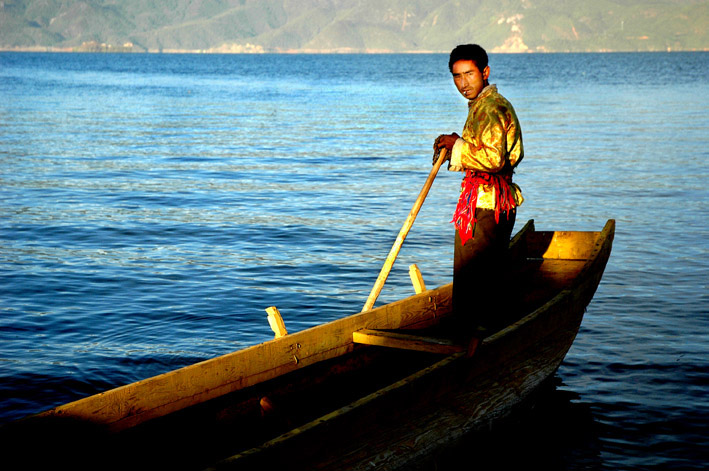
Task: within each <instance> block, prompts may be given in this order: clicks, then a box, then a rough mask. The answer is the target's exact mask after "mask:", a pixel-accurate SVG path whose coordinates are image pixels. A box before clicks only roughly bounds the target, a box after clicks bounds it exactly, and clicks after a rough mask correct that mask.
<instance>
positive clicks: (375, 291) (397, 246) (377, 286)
mask: <svg viewBox="0 0 709 471" xmlns="http://www.w3.org/2000/svg"><path fill="white" fill-rule="evenodd" d="M447 152H448V151H447V150H446V149H445V148H444V149H441V152H440V154H439V155H438V160H437V161H436V163H435V164H433V168H432V169H431V173H429V174H428V178H427V179H426V183H424V185H423V188H422V189H421V192H420V193H419V196H418V198H416V201H415V202H414V206H413V208H411V211H410V212H409V216H408V217H407V218H406V221H404V225H403V227H402V228H401V230H400V231H399V235H398V236H397V237H396V241H394V245H393V246H392V248H391V250H390V251H389V255H388V256H387V258H386V260H385V261H384V266H383V267H382V270H381V271H380V272H379V276H378V277H377V281H376V282H375V283H374V287H373V288H372V292H371V293H369V298H367V302H366V303H364V308H363V309H362V311H369V310H370V309H372V306H374V302H375V301H376V300H377V297H378V296H379V293H380V292H381V291H382V288H383V287H384V283H385V282H386V280H387V277H388V276H389V272H390V271H391V267H392V266H393V265H394V261H395V260H396V257H397V255H399V250H401V245H402V244H403V243H404V239H406V235H407V234H408V233H409V230H410V229H411V226H413V225H414V220H415V219H416V216H417V215H418V212H419V210H420V209H421V206H422V205H423V201H424V200H425V199H426V195H428V191H429V190H430V189H431V185H433V180H434V179H435V178H436V175H437V174H438V170H439V169H440V168H441V165H442V164H443V162H444V161H445V160H446V153H447Z"/></svg>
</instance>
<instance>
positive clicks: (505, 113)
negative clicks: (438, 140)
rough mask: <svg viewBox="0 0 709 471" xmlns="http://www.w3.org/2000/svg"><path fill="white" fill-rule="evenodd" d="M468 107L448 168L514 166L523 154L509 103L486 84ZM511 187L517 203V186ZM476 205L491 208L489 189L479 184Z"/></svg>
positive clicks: (484, 169) (485, 169) (491, 170)
mask: <svg viewBox="0 0 709 471" xmlns="http://www.w3.org/2000/svg"><path fill="white" fill-rule="evenodd" d="M468 106H469V110H468V118H467V120H466V122H465V127H464V128H463V133H462V135H461V137H460V138H459V139H458V140H457V141H456V143H455V145H454V146H453V150H452V152H451V159H450V165H449V167H448V168H449V170H453V171H465V170H467V169H470V170H475V171H482V172H488V173H497V172H500V171H502V170H503V169H505V168H506V166H507V165H509V167H507V168H514V167H516V166H517V164H518V163H519V162H520V161H521V160H522V158H523V157H524V149H523V145H522V130H521V128H520V125H519V121H518V119H517V115H516V113H515V111H514V108H513V107H512V105H511V104H510V103H509V102H508V101H507V100H506V99H505V98H504V97H503V96H502V95H500V94H499V93H497V88H496V87H495V86H494V85H489V86H487V87H486V88H485V89H484V90H483V91H482V92H481V93H480V95H479V96H478V97H477V98H476V99H474V100H472V101H470V102H469V104H468ZM513 187H514V188H513V193H514V194H515V200H516V201H517V204H518V205H519V204H521V203H522V200H523V198H522V193H521V191H520V189H519V187H518V186H517V185H514V184H513ZM478 207H481V208H487V209H494V193H493V190H492V188H489V187H483V186H481V187H480V190H479V194H478Z"/></svg>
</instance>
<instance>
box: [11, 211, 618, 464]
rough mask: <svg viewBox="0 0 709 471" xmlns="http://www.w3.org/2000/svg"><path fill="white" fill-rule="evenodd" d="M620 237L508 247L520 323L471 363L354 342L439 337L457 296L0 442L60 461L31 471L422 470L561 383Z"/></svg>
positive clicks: (150, 383)
mask: <svg viewBox="0 0 709 471" xmlns="http://www.w3.org/2000/svg"><path fill="white" fill-rule="evenodd" d="M614 229H615V224H614V222H613V221H612V220H611V221H609V222H608V223H607V224H606V226H605V228H604V229H603V231H601V232H562V231H556V232H536V231H535V230H534V225H533V223H532V222H531V221H530V223H528V224H527V225H526V226H525V228H524V229H523V230H522V231H520V233H518V234H517V235H516V236H515V238H514V239H513V241H512V244H511V252H512V254H513V257H514V259H515V264H516V270H517V271H516V272H515V275H514V276H515V277H517V278H516V279H517V281H519V284H520V285H521V289H520V290H519V292H518V293H516V298H515V300H514V303H513V305H512V307H511V308H510V309H509V313H508V314H510V319H511V320H510V321H509V322H508V323H505V325H504V327H503V328H501V329H500V330H499V331H497V332H495V333H493V334H492V335H490V336H489V337H487V338H485V339H484V340H483V341H482V342H481V343H480V345H479V347H478V349H477V351H476V352H475V354H474V355H473V356H472V357H468V355H467V354H466V352H465V351H459V352H457V353H446V354H440V353H431V352H426V351H409V350H405V349H400V348H388V347H378V346H376V347H373V346H368V345H361V344H357V343H356V342H355V341H354V340H353V338H355V337H356V335H355V333H356V332H361V331H363V330H382V329H384V330H386V329H389V330H391V329H394V330H397V331H401V329H405V330H406V331H408V332H413V331H419V330H421V329H431V328H436V327H437V326H438V327H440V325H441V324H445V322H444V321H445V320H446V319H449V318H450V314H451V289H452V287H451V285H450V284H449V285H446V286H443V287H440V288H436V289H433V290H428V291H424V292H423V293H420V294H417V295H415V296H412V297H409V298H406V299H404V300H401V301H398V302H395V303H391V304H387V305H385V306H380V307H377V308H375V309H373V310H371V311H368V312H362V313H359V314H356V315H354V316H350V317H347V318H343V319H339V320H336V321H333V322H330V323H328V324H324V325H321V326H317V327H314V328H312V329H308V330H305V331H302V332H298V333H293V334H288V335H285V336H283V337H280V338H277V339H274V340H273V341H270V342H266V343H264V344H261V345H256V346H254V347H251V348H248V349H245V350H241V351H238V352H234V353H231V354H228V355H224V356H222V357H218V358H215V359H212V360H208V361H205V362H201V363H198V364H195V365H191V366H189V367H186V368H182V369H180V370H176V371H172V372H169V373H165V374H163V375H160V376H157V377H154V378H149V379H146V380H144V381H140V382H138V383H133V384H130V385H126V386H122V387H120V388H116V389H114V390H110V391H106V392H105V393H101V394H97V395H95V396H91V397H88V398H84V399H80V400H79V401H75V402H72V403H69V404H65V405H62V406H59V407H56V408H54V409H51V410H49V411H46V412H43V413H41V414H37V415H35V416H32V417H29V418H27V419H25V420H23V421H20V422H19V423H16V424H11V426H9V427H3V428H2V430H0V435H1V436H0V439H2V440H3V442H4V443H7V444H8V449H9V450H14V449H15V447H14V444H20V443H23V442H25V441H27V440H32V441H33V442H39V443H42V444H43V447H44V448H45V449H46V450H47V453H46V454H45V455H44V456H45V457H46V456H49V458H48V461H44V460H45V458H43V457H42V456H25V457H24V458H25V460H26V464H27V465H28V467H36V466H42V465H44V466H46V465H52V466H56V465H58V464H67V463H68V464H70V465H71V466H72V467H73V468H74V469H76V468H81V467H86V468H89V469H95V468H96V467H100V468H103V469H112V468H115V469H125V467H126V466H130V467H132V468H133V469H135V468H136V467H138V468H141V469H143V468H145V469H148V468H150V469H155V468H161V469H165V468H170V469H205V468H208V469H264V467H266V468H267V469H270V468H272V467H275V466H287V467H288V468H290V469H309V470H312V469H323V470H324V469H338V470H341V469H353V470H358V469H391V470H394V469H406V468H411V467H412V466H413V464H415V463H416V462H417V461H420V460H421V459H422V458H423V457H426V456H430V455H431V454H433V453H435V452H436V450H439V449H441V448H443V447H446V446H448V445H450V444H451V443H454V442H455V441H457V440H459V439H460V438H461V437H463V436H465V435H466V434H468V433H470V432H471V431H475V430H480V429H484V428H487V427H490V426H491V425H492V424H494V423H495V422H496V421H498V420H500V419H502V418H504V417H506V416H507V415H509V414H510V413H511V412H512V411H514V410H515V408H517V407H519V406H520V405H521V404H522V403H524V402H525V401H526V400H527V399H529V398H530V397H531V395H532V394H533V393H534V392H535V391H536V390H537V389H538V388H539V386H540V385H542V384H543V383H544V382H545V381H547V380H548V379H549V378H550V377H551V376H553V374H554V372H555V371H556V370H557V369H558V367H559V365H560V364H561V362H562V361H563V359H564V357H565V355H566V353H567V351H568V350H569V348H570V347H571V345H572V343H573V341H574V338H575V337H576V335H577V332H578V329H579V326H580V325H581V321H582V318H583V314H584V311H585V308H586V306H587V305H588V303H589V302H590V301H591V299H592V297H593V295H594V293H595V291H596V288H597V286H598V284H599V282H600V280H601V277H602V274H603V271H604V269H605V265H606V263H607V261H608V258H609V256H610V252H611V247H612V242H613V234H614ZM512 314H513V315H512ZM77 444H80V445H79V446H77ZM18 449H19V448H18ZM99 463H100V464H99Z"/></svg>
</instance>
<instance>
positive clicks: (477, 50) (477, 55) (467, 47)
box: [448, 44, 487, 73]
mask: <svg viewBox="0 0 709 471" xmlns="http://www.w3.org/2000/svg"><path fill="white" fill-rule="evenodd" d="M461 60H463V61H464V60H468V61H473V62H475V65H476V66H477V67H478V70H480V71H483V70H485V67H487V52H485V49H483V48H482V47H480V46H478V45H477V44H461V45H460V46H456V47H455V48H454V49H453V50H452V51H451V55H450V59H448V70H450V71H451V73H453V64H455V63H456V62H458V61H461Z"/></svg>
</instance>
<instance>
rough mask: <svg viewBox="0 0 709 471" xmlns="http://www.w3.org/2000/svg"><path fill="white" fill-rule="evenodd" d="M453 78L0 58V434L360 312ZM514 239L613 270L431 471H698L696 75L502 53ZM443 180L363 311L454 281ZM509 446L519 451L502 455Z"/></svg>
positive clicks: (701, 316)
mask: <svg viewBox="0 0 709 471" xmlns="http://www.w3.org/2000/svg"><path fill="white" fill-rule="evenodd" d="M447 59H448V58H447V55H443V54H415V55H386V54H382V55H177V54H176V55H167V54H166V55H161V54H153V55H151V54H42V53H0V129H2V132H1V133H0V221H1V222H0V310H1V311H0V312H1V316H0V398H1V400H0V423H4V422H8V421H10V420H14V419H17V418H20V417H22V416H25V415H27V414H30V413H34V412H38V411H41V410H44V409H47V408H49V407H52V406H54V405H57V404H60V403H64V402H67V401H70V400H74V399H78V398H80V397H83V396H85V395H89V394H93V393H96V392H100V391H102V390H105V389H107V388H112V387H116V386H119V385H122V384H126V383H129V382H133V381H137V380H140V379H143V378H146V377H149V376H152V375H156V374H159V373H162V372H165V371H169V370H172V369H175V368H178V367H181V366H185V365H188V364H191V363H194V362H196V361H200V360H204V359H207V358H211V357H213V356H216V355H220V354H224V353H228V352H231V351H233V350H236V349H240V348H243V347H245V346H248V345H253V344H256V343H260V342H263V341H266V340H269V339H270V338H272V336H273V334H272V332H271V330H270V328H269V325H268V322H267V321H266V315H265V312H264V309H265V308H266V307H268V306H272V305H275V306H277V307H278V308H279V310H280V311H281V313H282V314H283V317H284V319H285V323H286V326H287V327H288V330H289V331H290V332H294V331H299V330H302V329H305V328H308V327H311V326H313V325H317V324H320V323H323V322H326V321H328V320H332V319H335V318H339V317H343V316H344V315H348V314H352V313H355V312H359V310H360V309H361V307H362V305H363V304H364V301H365V300H366V299H367V296H368V294H369V291H370V290H371V287H372V285H373V283H374V281H375V279H376V277H377V275H378V273H379V270H380V268H381V266H382V263H383V262H384V259H385V258H386V255H387V253H388V252H389V249H390V248H391V245H392V243H393V242H394V239H395V238H396V235H397V234H398V231H399V229H400V228H401V225H402V224H403V222H404V220H405V218H406V216H407V214H408V212H409V210H410V209H411V206H412V204H413V202H414V200H415V199H416V196H417V195H418V192H419V190H420V189H421V186H422V185H423V183H424V181H425V179H426V177H427V175H428V172H429V170H430V165H431V146H432V143H433V140H434V139H435V137H436V136H437V135H439V134H441V133H450V132H453V131H456V132H458V133H460V131H461V129H462V126H463V123H464V122H465V117H466V112H467V107H466V103H465V101H464V99H463V98H462V97H460V95H459V94H458V92H457V91H456V90H455V87H454V86H453V83H452V80H451V78H450V73H449V72H448V70H447ZM490 68H491V78H490V81H491V83H495V84H497V86H498V89H499V91H500V92H501V93H502V94H503V95H504V96H505V97H507V98H508V99H509V100H510V101H511V102H512V104H513V105H514V106H515V109H516V111H517V114H518V116H519V119H520V122H521V126H522V129H523V134H524V144H525V158H524V161H523V162H522V163H521V164H520V166H519V167H518V170H517V173H516V177H515V181H516V182H517V183H518V184H519V185H520V186H521V188H522V191H523V193H524V196H525V203H524V204H523V205H522V206H521V207H520V208H519V212H518V215H517V228H520V227H521V226H522V225H523V224H524V222H526V221H527V220H528V219H534V220H535V223H536V227H537V228H538V229H539V230H555V229H563V230H600V229H601V228H602V227H603V224H604V223H605V221H606V220H607V219H609V218H613V219H615V220H616V221H617V231H616V238H615V243H614V249H613V254H612V256H611V259H610V261H609V264H608V267H607V269H606V273H605V275H604V278H603V281H602V282H601V285H600V286H599V289H598V291H597V293H596V296H595V298H594V300H593V301H592V302H591V304H590V305H589V307H588V310H587V312H586V316H585V318H584V321H583V324H582V327H581V330H580V332H579V335H578V337H577V339H576V341H575V343H574V345H573V346H572V348H571V351H570V352H569V354H568V355H567V357H566V360H565V361H564V363H563V364H562V366H561V368H560V369H559V371H558V373H557V375H556V377H555V385H554V387H551V388H549V390H548V391H545V392H544V394H543V395H542V396H541V398H540V400H539V402H538V404H537V405H536V406H535V407H534V408H532V409H530V410H529V411H527V413H524V414H520V416H519V417H517V418H515V420H513V421H511V422H510V423H509V424H508V425H507V426H505V427H502V428H501V429H499V430H492V431H490V432H489V433H485V434H476V435H475V436H471V437H470V440H469V443H468V444H466V445H464V446H463V447H462V448H461V449H459V450H452V451H451V452H450V455H448V456H446V457H442V458H441V459H440V460H439V462H438V463H436V464H435V465H436V466H437V469H459V466H457V462H458V460H460V459H461V455H462V456H463V459H465V460H469V459H470V456H471V451H470V450H471V449H472V450H475V451H474V452H472V456H473V458H474V461H475V462H476V463H479V464H490V465H492V464H494V463H497V464H499V461H496V460H499V458H500V455H501V453H504V455H503V456H505V457H506V459H507V460H508V461H509V463H508V464H510V465H520V466H522V465H524V466H529V465H530V464H531V465H538V466H540V467H542V468H545V469H565V470H581V469H607V470H617V469H625V470H630V469H682V470H688V469H706V467H707V466H709V451H707V450H709V432H707V418H709V334H708V332H709V296H708V295H707V281H708V280H709V276H708V275H709V257H708V256H707V252H708V250H707V249H708V247H709V244H708V242H707V241H708V240H709V223H708V222H707V221H708V220H709V206H708V204H707V202H708V201H709V190H708V189H707V187H708V184H709V170H708V164H707V161H709V53H706V52H694V53H679V52H677V53H627V54H626V53H614V54H523V55H504V54H493V55H491V57H490ZM459 181H460V175H459V174H455V173H453V172H446V171H441V173H440V174H439V175H438V177H437V178H436V181H435V182H434V185H433V188H432V190H431V192H430V193H429V196H428V198H427V200H426V203H425V204H424V206H423V208H422V210H421V212H420V213H419V216H418V218H417V220H416V223H415V224H414V226H413V229H412V230H411V232H410V234H409V236H408V238H407V239H406V242H405V244H404V246H403V248H402V251H401V253H400V254H399V257H398V259H397V262H396V264H395V265H394V269H393V271H392V274H391V275H390V277H389V280H388V281H387V284H386V286H385V287H384V289H383V291H382V294H381V295H380V297H379V301H378V304H381V303H385V302H388V301H392V300H395V299H399V298H401V297H403V296H407V295H409V294H411V293H412V288H411V283H410V281H409V277H408V266H409V265H410V264H411V263H417V264H418V265H419V267H420V269H421V271H422V273H423V276H424V279H425V280H426V284H427V286H429V287H433V286H438V285H442V284H445V283H448V282H450V281H451V277H452V256H453V242H452V241H453V228H452V225H451V224H449V221H450V219H451V215H452V213H453V209H454V206H455V202H456V197H457V193H458V191H459ZM510 447H512V448H514V449H518V450H519V451H520V453H519V455H517V457H515V456H509V455H510V453H509V451H508V450H509V449H510Z"/></svg>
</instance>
